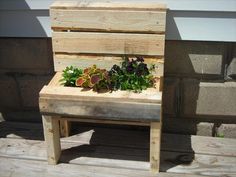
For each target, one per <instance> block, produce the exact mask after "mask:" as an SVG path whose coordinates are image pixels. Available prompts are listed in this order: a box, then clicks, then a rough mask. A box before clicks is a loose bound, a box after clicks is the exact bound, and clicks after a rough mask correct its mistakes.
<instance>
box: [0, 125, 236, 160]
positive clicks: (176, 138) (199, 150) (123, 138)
mask: <svg viewBox="0 0 236 177" xmlns="http://www.w3.org/2000/svg"><path fill="white" fill-rule="evenodd" d="M42 129H43V126H42V124H39V123H28V122H27V123H22V122H1V123H0V137H1V140H0V142H2V143H3V144H5V146H7V143H4V141H3V140H4V138H7V141H8V140H9V139H13V140H12V141H16V139H24V138H25V139H28V140H30V139H33V140H43V131H42ZM94 132H95V133H96V134H97V135H96V140H95V141H90V138H91V136H92V134H93V133H94ZM108 134H109V136H107V135H108ZM149 134H150V133H149V131H148V130H145V131H143V130H133V129H132V130H128V129H122V128H112V127H111V128H109V127H106V128H103V127H100V126H98V125H97V126H96V127H95V126H92V125H91V126H88V125H87V126H85V125H80V126H79V127H78V129H77V134H75V135H73V136H70V137H66V138H62V139H61V141H62V142H63V141H68V142H80V143H85V142H86V143H87V144H88V143H90V144H92V145H107V146H120V145H122V147H129V148H141V149H146V150H148V149H149ZM127 135H129V136H127ZM114 139H116V141H114ZM161 144H162V147H161V148H162V151H175V152H182V153H192V152H194V153H196V154H209V155H215V156H229V157H236V139H230V138H216V137H206V136H195V135H178V134H167V133H163V134H162V143H161ZM22 147H24V146H22ZM3 152H6V151H5V150H4V151H3ZM27 152H30V151H26V153H27Z"/></svg>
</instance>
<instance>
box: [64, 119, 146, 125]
mask: <svg viewBox="0 0 236 177" xmlns="http://www.w3.org/2000/svg"><path fill="white" fill-rule="evenodd" d="M63 119H65V120H66V121H72V122H85V123H93V124H114V125H136V126H150V123H149V122H141V121H118V120H101V119H100V120H99V119H93V118H89V119H87V118H63ZM61 120H62V119H61ZM65 120H64V121H65Z"/></svg>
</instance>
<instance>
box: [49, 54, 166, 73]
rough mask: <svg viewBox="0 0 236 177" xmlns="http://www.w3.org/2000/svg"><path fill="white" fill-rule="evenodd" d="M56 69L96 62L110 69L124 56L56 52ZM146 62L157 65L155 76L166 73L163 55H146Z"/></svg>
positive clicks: (82, 66)
mask: <svg viewBox="0 0 236 177" xmlns="http://www.w3.org/2000/svg"><path fill="white" fill-rule="evenodd" d="M53 60H54V69H55V71H62V70H64V69H65V68H66V67H67V66H75V67H79V68H87V67H90V66H92V65H94V64H96V65H97V66H98V67H99V68H104V69H107V70H110V69H111V67H112V66H113V65H114V64H116V65H120V64H121V63H122V61H123V58H122V57H118V56H88V55H76V54H54V59H53ZM144 62H145V63H146V64H147V65H148V67H151V66H152V65H155V69H154V71H153V72H152V74H153V75H154V76H158V77H160V76H163V74H164V59H163V57H156V58H154V57H152V58H150V57H144Z"/></svg>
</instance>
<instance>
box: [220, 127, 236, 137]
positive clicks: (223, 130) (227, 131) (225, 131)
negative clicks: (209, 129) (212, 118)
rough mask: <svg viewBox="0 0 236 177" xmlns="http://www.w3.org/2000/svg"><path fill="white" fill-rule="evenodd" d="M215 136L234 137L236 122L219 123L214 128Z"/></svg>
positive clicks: (235, 134)
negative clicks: (215, 128)
mask: <svg viewBox="0 0 236 177" xmlns="http://www.w3.org/2000/svg"><path fill="white" fill-rule="evenodd" d="M216 136H217V137H224V138H236V124H221V125H220V126H219V127H218V128H217V130H216Z"/></svg>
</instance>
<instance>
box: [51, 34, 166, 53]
mask: <svg viewBox="0 0 236 177" xmlns="http://www.w3.org/2000/svg"><path fill="white" fill-rule="evenodd" d="M164 40H165V36H164V35H158V34H128V33H96V32H53V33H52V44H53V51H54V52H66V53H80V54H122V55H123V54H126V55H151V56H160V55H161V56H163V55H164Z"/></svg>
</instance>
